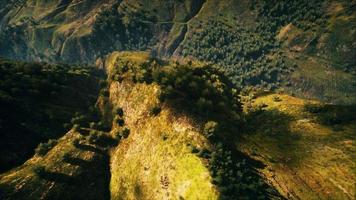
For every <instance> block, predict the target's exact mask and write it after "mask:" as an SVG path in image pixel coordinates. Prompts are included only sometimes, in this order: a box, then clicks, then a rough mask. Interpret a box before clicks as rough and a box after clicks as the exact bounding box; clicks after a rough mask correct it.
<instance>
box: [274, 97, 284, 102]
mask: <svg viewBox="0 0 356 200" xmlns="http://www.w3.org/2000/svg"><path fill="white" fill-rule="evenodd" d="M272 99H273V101H274V102H280V101H282V99H281V98H280V97H279V96H273V98H272Z"/></svg>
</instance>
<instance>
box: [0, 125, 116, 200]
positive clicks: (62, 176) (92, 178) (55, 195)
mask: <svg viewBox="0 0 356 200" xmlns="http://www.w3.org/2000/svg"><path fill="white" fill-rule="evenodd" d="M78 139H79V140H81V141H82V142H83V143H86V142H85V140H84V138H83V136H81V135H80V134H79V133H78V132H72V131H71V132H68V133H67V134H66V135H65V136H64V137H63V138H61V139H60V141H59V143H58V145H56V146H55V147H54V148H53V149H52V150H51V151H50V152H48V153H47V155H45V156H44V157H38V156H36V157H34V158H32V159H30V160H29V161H27V162H26V163H25V164H24V165H22V166H21V167H19V168H16V169H14V170H12V171H10V172H8V173H5V174H2V175H1V176H0V195H2V196H1V197H2V199H8V200H12V199H13V200H15V199H16V200H18V199H26V200H32V199H33V200H36V199H48V200H52V199H58V200H60V199H61V200H62V199H64V200H66V199H93V200H96V199H103V200H106V199H107V200H108V199H110V191H109V182H110V169H109V156H108V154H107V152H106V150H105V149H103V148H101V147H99V146H96V145H92V144H81V145H80V146H78V145H76V144H75V141H76V140H78ZM83 146H90V147H91V148H83ZM1 193H2V194H1Z"/></svg>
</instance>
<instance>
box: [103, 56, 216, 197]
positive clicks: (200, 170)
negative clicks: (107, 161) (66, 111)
mask: <svg viewBox="0 0 356 200" xmlns="http://www.w3.org/2000/svg"><path fill="white" fill-rule="evenodd" d="M128 55H130V54H128ZM122 57H123V54H113V55H111V56H110V57H109V58H108V61H107V62H108V63H109V64H108V65H107V67H109V68H113V67H116V63H115V62H114V63H110V62H111V61H112V60H115V61H116V59H118V58H120V59H125V58H126V59H127V57H128V58H129V60H130V61H131V62H132V61H134V62H135V64H137V65H142V64H143V63H145V62H147V61H148V59H147V55H145V54H141V55H140V54H138V55H135V54H133V57H135V58H136V59H132V57H130V56H127V55H124V57H125V58H122ZM159 93H160V88H159V87H158V86H157V85H147V84H145V83H138V84H135V85H133V84H130V83H128V82H122V83H119V82H114V83H112V84H111V86H110V102H112V105H115V106H118V107H121V108H122V109H123V110H124V120H125V124H126V126H127V127H128V128H129V129H130V135H129V136H128V138H127V139H125V140H123V141H122V142H121V143H120V144H119V146H118V147H117V148H116V149H115V150H113V152H112V159H111V172H112V176H111V183H110V190H111V199H179V198H184V199H198V198H202V199H216V198H217V196H218V191H217V190H216V188H215V187H214V186H213V184H212V183H211V182H212V178H211V175H210V174H209V170H208V168H207V166H205V165H204V163H203V161H202V160H201V159H200V158H199V157H198V156H197V155H196V154H194V153H192V152H191V148H190V146H189V145H192V146H196V147H198V148H209V143H208V141H207V140H206V139H205V138H204V137H203V136H202V135H201V134H200V133H199V132H198V131H199V129H198V128H197V127H196V126H197V125H196V124H195V123H194V122H193V120H192V119H190V118H189V117H187V116H185V115H182V116H179V115H178V116H177V114H176V113H174V111H172V109H170V108H169V107H168V106H163V107H161V108H160V112H159V113H158V114H153V113H152V110H153V109H154V108H155V107H158V106H160V102H159V99H158V96H159ZM114 127H115V125H114ZM116 129H119V126H118V125H116Z"/></svg>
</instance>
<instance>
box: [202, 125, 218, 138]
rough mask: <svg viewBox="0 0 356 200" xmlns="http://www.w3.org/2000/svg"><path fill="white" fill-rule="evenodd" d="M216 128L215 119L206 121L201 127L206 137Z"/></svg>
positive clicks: (213, 133) (213, 132)
mask: <svg viewBox="0 0 356 200" xmlns="http://www.w3.org/2000/svg"><path fill="white" fill-rule="evenodd" d="M217 130H218V123H217V122H215V121H208V122H207V123H205V125H204V129H203V134H204V135H205V137H206V138H208V139H209V138H211V137H213V136H214V135H215V134H216V132H217Z"/></svg>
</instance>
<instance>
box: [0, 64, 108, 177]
mask: <svg viewBox="0 0 356 200" xmlns="http://www.w3.org/2000/svg"><path fill="white" fill-rule="evenodd" d="M101 74H102V72H100V71H98V70H96V69H94V68H88V67H81V66H69V65H54V64H52V65H50V64H46V63H24V62H14V61H9V60H4V59H0V109H1V113H0V137H1V140H0V155H1V156H0V170H1V171H3V170H7V169H10V168H12V167H14V166H17V165H20V164H22V163H23V162H24V161H25V160H27V159H28V158H29V157H31V156H32V155H33V153H34V149H35V147H36V146H37V145H38V144H39V143H40V142H46V141H47V140H48V139H56V138H58V137H60V136H62V134H63V133H64V132H65V131H67V130H68V129H69V128H70V125H69V124H67V123H69V122H70V120H71V119H72V118H74V117H75V115H76V113H79V114H80V113H87V112H88V109H89V107H90V106H92V105H94V103H95V101H96V98H97V97H96V96H97V94H98V92H99V79H100V78H101V77H102V75H101Z"/></svg>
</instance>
